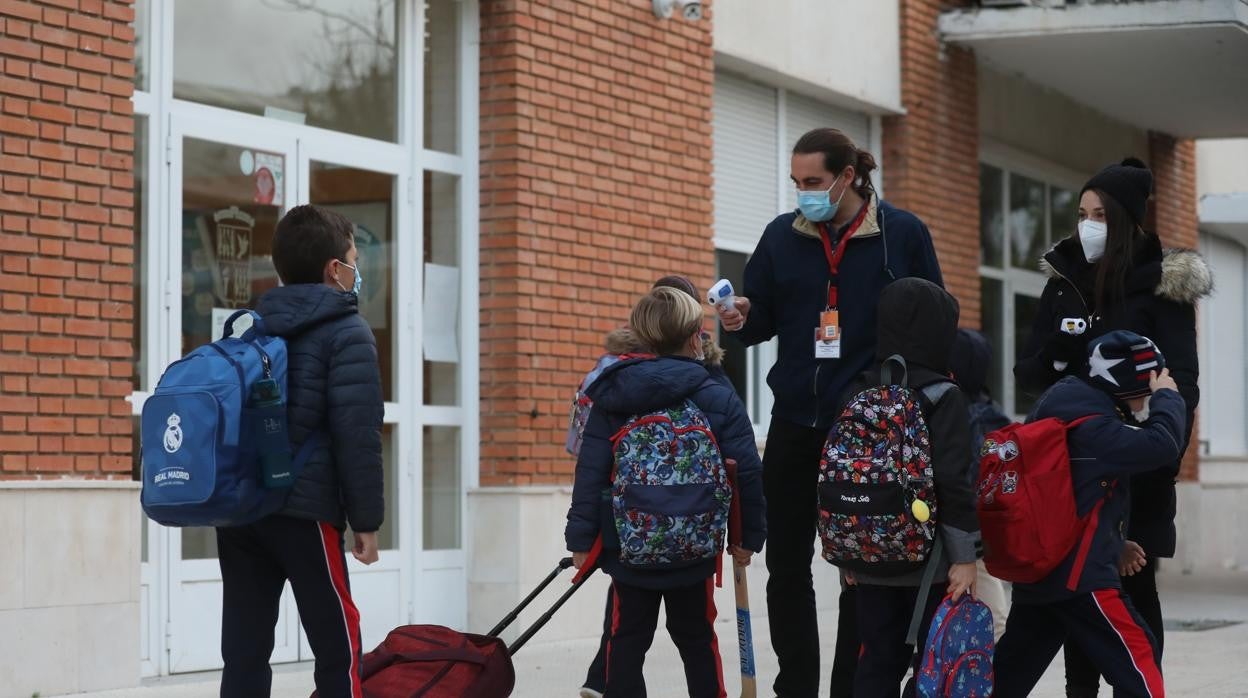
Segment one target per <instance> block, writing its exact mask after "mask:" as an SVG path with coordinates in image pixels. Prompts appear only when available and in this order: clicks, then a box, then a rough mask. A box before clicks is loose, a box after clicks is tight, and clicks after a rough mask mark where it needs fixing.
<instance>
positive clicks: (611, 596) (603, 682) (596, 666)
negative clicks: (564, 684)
mask: <svg viewBox="0 0 1248 698" xmlns="http://www.w3.org/2000/svg"><path fill="white" fill-rule="evenodd" d="M614 615H615V590H614V589H608V590H607V612H606V614H604V616H603V619H602V639H601V640H599V641H598V653H597V654H595V655H594V661H592V662H590V663H589V671H588V672H586V673H585V682H584V683H582V684H581V686H583V687H585V688H592V689H594V690H595V691H598V692H599V693H602V692H603V691H605V690H607V643H609V642H610V641H611V619H612V617H613V616H614Z"/></svg>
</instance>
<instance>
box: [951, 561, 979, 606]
mask: <svg viewBox="0 0 1248 698" xmlns="http://www.w3.org/2000/svg"><path fill="white" fill-rule="evenodd" d="M975 576H976V570H975V563H974V562H963V563H959V564H956V565H950V566H949V596H950V597H952V598H953V600H954V601H957V600H958V599H959V598H961V597H962V594H963V593H964V592H965V593H967V594H970V595H971V596H972V597H974V596H975Z"/></svg>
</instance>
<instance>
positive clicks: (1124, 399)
mask: <svg viewBox="0 0 1248 698" xmlns="http://www.w3.org/2000/svg"><path fill="white" fill-rule="evenodd" d="M1089 346H1090V348H1091V351H1090V352H1089V357H1088V365H1087V369H1086V371H1085V373H1084V374H1083V375H1080V376H1068V377H1066V378H1064V379H1062V380H1061V381H1059V382H1058V383H1057V384H1055V385H1054V386H1053V387H1051V388H1049V389H1048V390H1047V391H1046V392H1045V393H1044V395H1043V396H1041V398H1040V401H1039V402H1038V403H1036V407H1035V409H1034V411H1033V413H1032V415H1031V417H1030V418H1029V419H1028V426H1029V427H1030V426H1033V425H1036V424H1040V423H1041V422H1044V421H1045V420H1050V419H1054V420H1060V424H1061V425H1063V426H1062V428H1063V429H1064V430H1065V433H1064V438H1065V440H1066V444H1067V447H1068V449H1069V458H1068V463H1065V464H1063V465H1064V467H1065V469H1066V470H1067V471H1068V472H1063V473H1062V474H1061V476H1062V477H1063V478H1064V479H1065V487H1066V494H1065V498H1066V499H1067V500H1069V499H1071V498H1072V494H1073V502H1070V503H1069V509H1070V511H1069V512H1068V516H1067V518H1069V519H1070V521H1069V523H1070V524H1073V525H1074V526H1075V528H1074V533H1075V536H1074V537H1073V541H1074V542H1073V544H1072V543H1069V542H1068V544H1067V545H1065V546H1063V548H1062V549H1061V550H1060V551H1059V554H1058V555H1056V556H1053V558H1052V559H1054V560H1055V566H1052V567H1051V568H1048V569H1039V570H1036V572H1037V573H1038V574H1037V575H1036V576H1037V577H1038V579H1036V580H1035V581H1030V582H1027V583H1023V582H1015V584H1014V603H1013V606H1012V607H1011V609H1010V617H1009V620H1008V621H1007V622H1006V626H1005V635H1004V636H1003V637H1002V638H1001V643H1000V645H999V646H998V647H997V653H996V659H995V668H996V675H997V687H996V688H997V692H996V695H997V696H999V697H1000V698H1015V697H1022V696H1026V695H1028V694H1029V693H1030V692H1031V690H1032V689H1033V688H1034V687H1035V685H1036V683H1037V682H1038V681H1039V680H1040V677H1041V676H1042V675H1043V674H1044V672H1045V670H1046V669H1047V668H1048V666H1049V664H1050V663H1051V662H1052V661H1053V657H1055V656H1056V655H1057V651H1058V649H1060V648H1061V646H1062V644H1063V642H1070V643H1074V644H1076V645H1078V647H1079V648H1080V649H1081V650H1083V652H1084V654H1086V655H1087V656H1088V658H1089V659H1091V660H1092V661H1093V663H1094V664H1096V667H1097V669H1099V670H1100V672H1101V674H1102V675H1103V676H1105V678H1106V679H1107V680H1108V681H1109V683H1110V684H1111V685H1112V686H1113V687H1114V695H1116V696H1140V697H1148V698H1163V697H1164V695H1165V686H1164V683H1163V680H1162V675H1161V661H1160V653H1159V651H1158V647H1157V643H1156V641H1155V639H1154V637H1153V635H1152V633H1151V632H1150V631H1149V629H1148V626H1147V625H1146V624H1145V623H1144V622H1143V620H1142V619H1141V618H1140V615H1139V613H1138V612H1137V611H1136V610H1135V608H1134V607H1133V606H1132V605H1131V600H1130V598H1129V597H1127V596H1126V595H1125V594H1124V593H1123V591H1122V581H1121V577H1120V575H1119V572H1120V570H1119V565H1120V562H1121V560H1120V556H1121V554H1122V552H1123V547H1124V545H1125V543H1126V541H1125V539H1124V532H1125V530H1126V524H1127V514H1128V512H1129V511H1130V478H1131V477H1132V476H1134V475H1138V474H1142V473H1147V472H1150V471H1153V470H1157V469H1159V468H1166V467H1169V466H1170V465H1171V464H1173V463H1174V462H1175V461H1176V460H1178V459H1179V457H1180V456H1181V455H1182V452H1183V441H1184V438H1185V434H1186V432H1185V429H1186V423H1187V412H1186V407H1185V406H1184V402H1183V398H1182V397H1181V396H1180V395H1179V393H1178V388H1177V386H1176V384H1175V382H1174V380H1173V379H1172V378H1170V374H1169V372H1168V371H1167V370H1166V368H1165V366H1166V363H1165V358H1164V357H1163V356H1162V354H1161V352H1160V351H1159V350H1158V349H1157V347H1156V346H1155V345H1154V344H1153V342H1152V341H1151V340H1149V339H1148V338H1146V337H1141V336H1139V335H1137V334H1135V333H1134V332H1127V331H1123V330H1117V331H1114V332H1110V333H1108V334H1106V335H1103V336H1101V337H1099V338H1096V339H1094V340H1092V341H1090V342H1089ZM1015 433H1016V434H1019V435H1021V433H1022V432H1021V431H1018V432H1015ZM1058 435H1059V437H1063V435H1062V433H1061V432H1058ZM1020 438H1021V437H1020ZM991 448H992V450H993V451H995V452H997V453H998V454H999V455H998V456H997V459H998V460H999V461H1000V462H999V463H998V467H997V468H996V469H994V470H993V471H989V469H988V465H989V459H988V458H986V459H985V461H984V464H985V474H984V475H983V476H981V479H980V483H979V493H978V496H979V500H980V503H981V508H985V507H986V506H991V505H996V506H1001V507H1005V506H1007V505H1008V500H1009V498H1011V497H1020V496H1024V495H1026V494H1027V493H1028V491H1029V490H1032V491H1033V492H1034V491H1039V492H1043V491H1046V485H1045V484H1044V483H1043V482H1041V481H1038V480H1034V479H1033V478H1029V477H1028V475H1029V471H1030V472H1033V473H1034V472H1037V469H1036V468H1035V467H1033V468H1030V469H1028V468H1027V467H1026V466H1027V465H1028V457H1029V455H1032V456H1035V455H1040V456H1041V458H1039V459H1037V460H1034V461H1033V463H1039V462H1041V461H1043V457H1042V456H1043V454H1029V453H1028V451H1027V450H1026V449H1027V444H1026V443H1015V442H1014V441H1012V440H1010V441H1005V442H1004V443H995V442H994V443H993V444H991ZM1002 465H1005V466H1009V465H1013V466H1015V468H1014V472H1009V471H1002V470H1001V467H1000V466H1002ZM995 474H1000V477H999V478H998V477H995ZM1029 480H1031V481H1029ZM1045 499H1046V500H1048V501H1047V502H1046V505H1045V507H1044V510H1045V511H1047V512H1049V519H1048V520H1046V521H1047V523H1046V524H1045V525H1046V526H1048V527H1049V528H1052V527H1053V526H1055V525H1058V524H1063V523H1066V522H1063V521H1061V520H1059V519H1061V518H1062V517H1061V516H1060V515H1059V514H1058V511H1059V509H1061V507H1060V505H1061V504H1062V502H1058V501H1056V499H1057V498H1056V497H1053V496H1047V497H1045ZM1026 518H1027V519H1033V517H1026ZM1028 525H1030V526H1032V527H1035V526H1036V523H1035V521H1034V520H1029V521H1025V520H1019V522H1018V524H1016V525H1015V526H1014V528H1018V527H1019V526H1028ZM1037 532H1039V533H1044V531H1042V530H1037V531H1029V532H1028V535H1026V536H1019V535H1015V534H1013V533H1012V532H1011V531H1009V530H1007V531H1004V532H1003V533H1004V534H1005V535H1004V536H1003V538H1002V540H1006V541H1008V540H1033V539H1036V538H1037V536H1036V535H1034V534H1035V533H1037ZM1063 540H1068V539H1066V538H1063ZM1040 551H1041V549H1039V548H1036V549H1034V550H1033V549H1026V550H1022V551H1009V550H1008V549H1007V550H1005V551H1004V552H1005V553H1010V554H1009V555H1006V556H1005V557H1006V558H1007V559H1003V560H1001V561H1000V562H997V561H996V560H995V558H996V554H995V553H994V551H993V550H991V549H990V550H989V551H988V552H989V557H988V562H989V567H990V568H991V567H992V566H993V565H994V564H1004V563H1005V562H1008V561H1015V560H1013V559H1012V558H1019V560H1018V561H1023V562H1025V561H1026V560H1027V559H1029V558H1030V559H1034V558H1036V557H1037V553H1038V552H1040ZM1020 552H1021V553H1022V554H1021V555H1020V554H1019V553H1020ZM1015 567H1016V568H1018V569H1022V568H1021V567H1020V566H1018V565H1015ZM1041 573H1042V574H1041Z"/></svg>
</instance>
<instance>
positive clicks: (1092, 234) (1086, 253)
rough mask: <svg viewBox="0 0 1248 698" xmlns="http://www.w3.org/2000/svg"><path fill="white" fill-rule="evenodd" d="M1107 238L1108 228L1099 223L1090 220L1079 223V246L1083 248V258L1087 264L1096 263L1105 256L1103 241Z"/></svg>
mask: <svg viewBox="0 0 1248 698" xmlns="http://www.w3.org/2000/svg"><path fill="white" fill-rule="evenodd" d="M1108 238H1109V228H1108V227H1107V226H1106V225H1105V224H1104V223H1102V222H1101V221H1094V220H1092V219H1091V218H1088V219H1085V220H1082V221H1079V245H1080V246H1082V247H1083V258H1084V259H1086V260H1088V262H1089V263H1093V264H1094V263H1096V261H1097V260H1098V259H1100V258H1101V257H1103V256H1105V241H1106V240H1107V239H1108Z"/></svg>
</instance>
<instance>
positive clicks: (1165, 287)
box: [1040, 238, 1213, 305]
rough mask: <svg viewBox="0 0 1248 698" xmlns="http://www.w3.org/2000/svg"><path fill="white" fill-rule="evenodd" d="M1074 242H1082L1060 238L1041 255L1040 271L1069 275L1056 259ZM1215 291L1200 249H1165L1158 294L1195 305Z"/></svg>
mask: <svg viewBox="0 0 1248 698" xmlns="http://www.w3.org/2000/svg"><path fill="white" fill-rule="evenodd" d="M1071 242H1073V243H1074V246H1075V247H1077V246H1078V244H1079V243H1078V241H1077V240H1075V239H1074V238H1068V239H1067V240H1063V241H1062V242H1059V243H1058V244H1057V245H1055V246H1054V247H1053V249H1051V250H1049V251H1048V252H1047V253H1046V254H1045V255H1044V257H1041V258H1040V271H1042V272H1044V274H1045V276H1048V277H1049V278H1050V279H1059V278H1067V273H1066V272H1062V271H1059V270H1058V269H1056V268H1055V267H1054V264H1053V262H1054V261H1056V259H1060V258H1061V257H1069V256H1070V255H1069V254H1068V253H1069V250H1065V249H1063V248H1065V247H1069V246H1070V243H1071ZM1064 253H1066V254H1064ZM1079 256H1080V259H1079V261H1080V262H1081V263H1083V264H1086V262H1083V261H1082V253H1079ZM1211 293H1213V271H1212V270H1211V269H1210V268H1209V263H1208V262H1206V261H1205V258H1204V257H1203V256H1201V254H1200V253H1199V252H1196V251H1195V250H1188V249H1183V248H1170V249H1165V250H1163V251H1162V253H1161V276H1160V279H1159V280H1158V281H1157V283H1156V285H1155V287H1154V289H1153V294H1154V295H1156V296H1158V297H1160V298H1164V299H1166V300H1170V301H1174V302H1176V303H1186V304H1188V305H1194V304H1196V302H1197V301H1199V300H1200V299H1201V298H1205V297H1206V296H1208V295H1210V294H1211Z"/></svg>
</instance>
